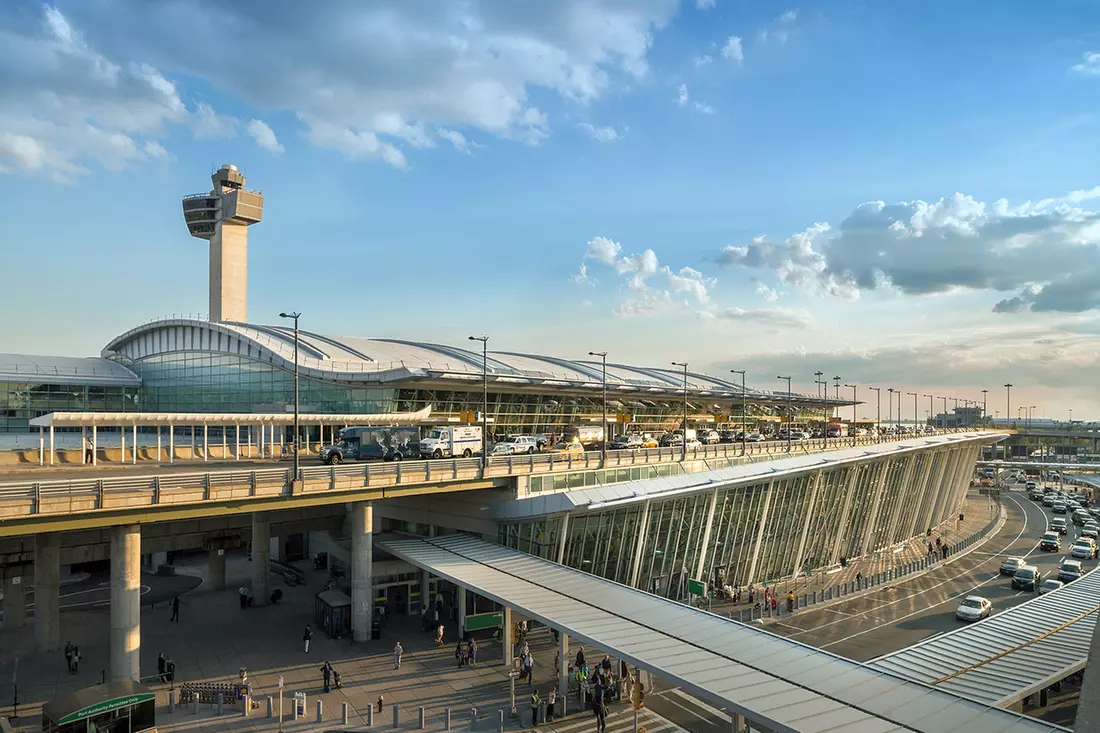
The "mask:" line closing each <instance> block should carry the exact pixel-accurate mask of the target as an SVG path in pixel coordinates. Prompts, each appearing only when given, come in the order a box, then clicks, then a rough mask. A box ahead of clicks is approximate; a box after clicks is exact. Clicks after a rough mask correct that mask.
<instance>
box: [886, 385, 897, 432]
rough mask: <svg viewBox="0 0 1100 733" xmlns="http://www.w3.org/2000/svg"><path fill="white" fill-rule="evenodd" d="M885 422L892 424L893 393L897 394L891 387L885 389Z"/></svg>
mask: <svg viewBox="0 0 1100 733" xmlns="http://www.w3.org/2000/svg"><path fill="white" fill-rule="evenodd" d="M886 392H887V395H886V403H887V404H886V422H887V423H892V422H894V393H895V392H897V390H896V389H894V388H893V387H887V388H886Z"/></svg>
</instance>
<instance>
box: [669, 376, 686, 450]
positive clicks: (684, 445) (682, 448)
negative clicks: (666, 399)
mask: <svg viewBox="0 0 1100 733" xmlns="http://www.w3.org/2000/svg"><path fill="white" fill-rule="evenodd" d="M672 366H678V367H683V368H684V440H683V442H682V443H681V444H680V445H681V450H680V462H681V463H686V462H687V459H688V365H687V362H686V361H674V362H672Z"/></svg>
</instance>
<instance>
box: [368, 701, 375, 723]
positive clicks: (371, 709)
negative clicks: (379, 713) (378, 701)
mask: <svg viewBox="0 0 1100 733" xmlns="http://www.w3.org/2000/svg"><path fill="white" fill-rule="evenodd" d="M372 725H374V706H373V705H368V706H367V727H368V728H369V727H371V726H372Z"/></svg>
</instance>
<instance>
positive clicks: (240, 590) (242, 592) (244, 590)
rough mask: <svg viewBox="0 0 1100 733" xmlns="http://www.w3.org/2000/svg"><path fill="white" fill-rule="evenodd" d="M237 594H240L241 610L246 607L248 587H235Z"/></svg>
mask: <svg viewBox="0 0 1100 733" xmlns="http://www.w3.org/2000/svg"><path fill="white" fill-rule="evenodd" d="M237 595H238V596H240V600H241V610H242V611H243V610H244V609H245V608H247V607H248V588H246V587H244V586H243V585H242V586H241V587H240V588H238V589H237Z"/></svg>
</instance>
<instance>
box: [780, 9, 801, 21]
mask: <svg viewBox="0 0 1100 733" xmlns="http://www.w3.org/2000/svg"><path fill="white" fill-rule="evenodd" d="M796 20H798V11H797V10H788V11H786V12H784V13H783V14H782V15H780V16H779V22H780V23H793V22H795V21H796Z"/></svg>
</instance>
